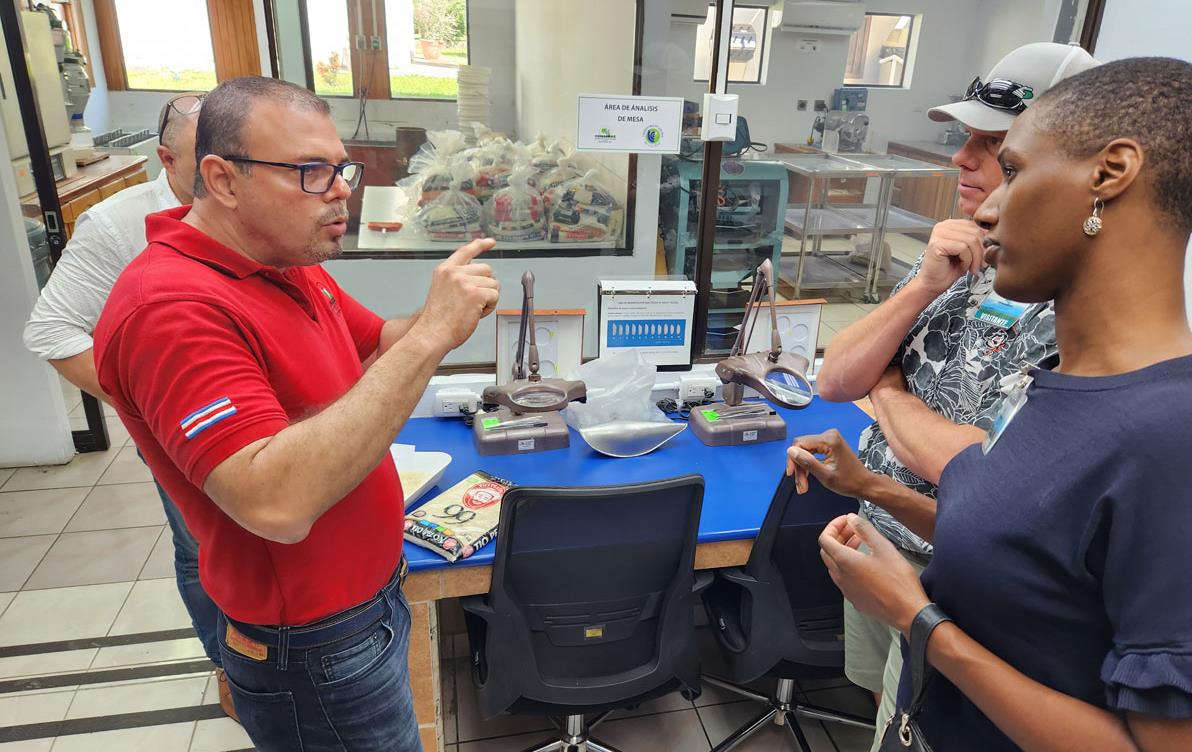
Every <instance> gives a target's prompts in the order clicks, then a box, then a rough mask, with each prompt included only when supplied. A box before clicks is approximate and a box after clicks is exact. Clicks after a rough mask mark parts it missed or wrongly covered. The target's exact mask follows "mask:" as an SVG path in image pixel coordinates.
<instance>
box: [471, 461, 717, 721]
mask: <svg viewBox="0 0 1192 752" xmlns="http://www.w3.org/2000/svg"><path fill="white" fill-rule="evenodd" d="M703 490H704V483H703V478H702V477H700V476H698V475H693V476H685V477H681V478H674V479H670V480H663V481H657V482H652V483H639V484H632V485H623V486H605V487H589V488H512V489H510V490H509V491H508V492H506V494H505V497H504V499H503V500H502V502H501V521H500V527H499V530H500V535H499V537H498V539H497V552H496V559H495V561H494V563H493V576H492V585H491V589H490V594H489V599H488V605H489V606H490V607H491V608H492V609H493V611H495V612H496V614H497V616H498V619H497V620H496V623H498V624H500V623H506V624H508V625H509V626H510V627H511V629H510V630H508V631H507V633H505V634H502V633H501V630H499V629H498V630H492V629H491V628H490V633H489V636H488V650H487V653H488V658H489V661H490V666H491V670H490V675H493V674H497V673H498V672H506V674H507V675H506V676H505V677H503V678H502V680H501V682H500V683H501V684H502V685H506V686H507V687H508V691H509V695H510V696H509V697H507V698H505V699H503V700H502V701H501V702H502V703H504V702H512V701H513V700H514V699H515V698H514V696H516V697H520V698H525V699H527V700H531V701H536V702H543V703H558V704H570V705H582V704H589V705H592V706H597V705H601V704H607V703H615V702H616V701H617V700H618V699H622V698H623V697H634V696H637V695H639V694H642V693H644V692H648V691H649V690H651V689H653V688H656V686H658V685H661V684H663V683H666V682H668V681H674V679H675V678H676V677H678V678H680V679H681V680H682V683H685V684H690V685H692V686H694V685H695V684H697V683H698V661H697V659H695V655H696V654H697V653H696V650H695V644H694V626H693V623H692V607H693V604H694V599H693V596H692V585H693V580H694V575H693V567H694V563H695V545H696V536H697V534H698V530H699V517H700V508H701V505H702V502H703ZM494 642H495V643H496V644H494ZM688 643H690V644H688ZM494 661H495V663H496V664H499V665H493V664H494ZM506 707H508V706H506Z"/></svg>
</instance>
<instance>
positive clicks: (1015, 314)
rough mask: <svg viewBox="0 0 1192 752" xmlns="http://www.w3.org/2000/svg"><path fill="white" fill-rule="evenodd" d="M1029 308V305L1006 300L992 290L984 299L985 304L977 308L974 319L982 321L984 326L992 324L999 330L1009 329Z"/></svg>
mask: <svg viewBox="0 0 1192 752" xmlns="http://www.w3.org/2000/svg"><path fill="white" fill-rule="evenodd" d="M1030 307H1031V304H1030V303H1017V302H1015V301H1013V300H1007V299H1005V298H1003V297H1002V296H1001V295H998V294H997V293H996V292H994V291H993V290H990V291H989V295H988V296H987V297H986V298H985V302H983V303H982V304H981V305H980V306H979V307H978V308H977V313H976V315H975V316H974V318H976V319H977V321H984V322H985V323H986V324H993V325H994V326H996V327H999V328H1001V329H1011V328H1013V326H1014V325H1015V324H1017V323H1018V320H1019V319H1021V318H1022V316H1023V314H1024V313H1026V310H1027V309H1028V308H1030Z"/></svg>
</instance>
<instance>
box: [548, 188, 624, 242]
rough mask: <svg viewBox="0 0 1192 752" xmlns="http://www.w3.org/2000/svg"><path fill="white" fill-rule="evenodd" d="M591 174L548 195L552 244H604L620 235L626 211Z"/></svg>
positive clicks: (555, 189) (551, 191)
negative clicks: (595, 242)
mask: <svg viewBox="0 0 1192 752" xmlns="http://www.w3.org/2000/svg"><path fill="white" fill-rule="evenodd" d="M596 174H597V173H596V170H588V172H587V173H585V174H584V176H583V177H580V178H576V179H575V180H571V181H569V182H567V183H563V184H562V185H560V186H557V187H555V188H553V189H551V190H550V191H549V192H548V193H547V197H546V203H547V212H548V215H549V217H550V226H549V228H548V229H549V239H550V241H551V242H552V243H583V242H593V241H605V240H609V239H611V238H615V237H617V236H618V234H619V233H620V232H621V222H622V220H623V217H624V214H625V210H624V209H623V208H622V206H621V205H620V204H619V203H617V200H616V198H614V197H613V195H612V194H611V193H610V192H609V191H608V190H607V189H606V188H605V187H604V186H603V185H601V184H600V181H599V180H598V179H597V177H596Z"/></svg>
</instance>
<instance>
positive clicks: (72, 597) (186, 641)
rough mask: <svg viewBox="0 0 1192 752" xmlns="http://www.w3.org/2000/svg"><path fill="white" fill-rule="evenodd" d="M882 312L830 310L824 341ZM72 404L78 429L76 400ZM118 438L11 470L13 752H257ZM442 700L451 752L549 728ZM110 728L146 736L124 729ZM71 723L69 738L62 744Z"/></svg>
mask: <svg viewBox="0 0 1192 752" xmlns="http://www.w3.org/2000/svg"><path fill="white" fill-rule="evenodd" d="M869 308H870V307H867V306H860V305H855V304H851V303H850V304H839V305H830V306H826V307H825V309H824V313H823V318H824V327H823V328H822V329H821V338H822V337H823V336H824V334H827V335H828V336H832V335H834V334H835V331H837V330H838V329H839V328H843V327H844V326H846V325H847V324H848V323H850V322H851V321H853V320H855V319H857V318H859V317H861V316H863V315H864V314H865V313H866V311H867V310H868V309H869ZM821 341H822V339H821ZM64 394H65V395H66V396H67V407H68V409H71V410H73V411H75V412H76V413H77V415H78V416H81V415H82V413H81V408H80V407H79V402H78V394H77V392H76V391H72V390H66V389H64ZM72 420H75V421H79V420H83V419H82V418H81V417H72ZM108 422H109V432H110V435H111V437H112V440H113V447H112V448H111V449H109V450H108V451H106V452H99V453H92V454H87V455H79V456H77V457H75V459H74V460H73V461H72V462H70V463H69V464H67V465H63V466H61V467H53V468H22V469H17V470H13V469H0V752H84V751H85V752H108V751H109V750H111V751H113V752H115V751H117V750H118V751H119V752H135V751H138V750H144V751H145V752H230V751H233V750H236V751H239V750H251V748H252V744H251V742H250V740H249V739H248V737H247V735H246V734H245V733H244V731H243V729H242V728H241V727H240V726H239V725H238V724H237V723H235V722H234V721H232V720H230V719H228V718H226V717H223V715H222V713H221V712H220V711H219V708H218V698H217V694H216V689H215V682H214V677H213V676H212V672H211V666H210V663H209V662H207V661H206V658H205V657H204V655H203V651H202V647H201V646H200V644H199V642H198V640H196V639H194V637H193V636H192V634H193V633H191V632H190V621H189V617H188V616H187V613H186V610H185V609H184V607H183V605H182V601H181V599H180V598H179V596H178V591H177V588H176V585H175V582H174V579H173V544H172V541H171V538H170V534H169V531H168V529H167V528H166V526H165V517H164V514H163V512H162V509H161V502H160V500H159V499H158V497H157V493H156V490H155V488H154V486H153V484H152V482H151V479H150V477H149V475H148V473H147V471H146V470H145V469H144V466H143V465H142V464H141V462H140V460H139V459H138V458H137V456H136V452H135V449H134V448H133V447H132V445H131V444H129V443H128V434H127V431H125V430H124V429H123V426H121V425H120V422H119V420H118V419H117V418H116V417H114V416H112V417H110V418H109V420H108ZM100 672H104V673H103V674H100ZM148 674H152V675H151V676H150V675H148ZM805 689H806V690H807V692H806V693H805V697H806V700H807V701H809V702H812V703H815V704H819V705H824V706H827V707H834V708H839V709H842V710H847V711H850V712H854V713H861V714H872V712H873V707H872V702H871V701H870V700H869V698H868V697H867V695H866V694H865V693H864V692H861V691H860V690H857V689H856V688H855V687H852V686H851V685H848V684H847V682H846V681H844V680H843V679H840V680H838V681H836V682H829V683H828V684H827V685H826V686H825V685H823V684H820V685H817V686H815V687H805ZM443 698H444V699H443V712H444V717H445V732H446V742H447V752H503V751H504V750H520V749H522V748H523V747H525V746H528V745H529V744H531V743H533V742H535V741H538V740H539V739H540V738H541V737H543V735H544V734H543V732H544V731H545V730H546V729H547V728H548V726H549V724H548V723H547V722H546V721H545V720H544V719H538V718H523V717H502V718H497V719H494V720H490V721H483V720H481V719H480V717H479V714H478V711H477V709H476V702H475V692H474V690H473V688H472V686H471V677H470V673H469V672H468V671H467V666H466V663H465V662H463V661H460V660H458V659H455V660H449V661H447V662H446V663H445V664H444V671H443ZM760 710H761V708H760V706H756V705H754V704H753V703H751V702H747V701H741V700H739V698H737V697H736V696H733V695H729V694H727V693H724V692H722V691H719V690H717V689H715V688H711V687H706V688H705V691H704V693H703V695H701V697H700V698H698V699H697V700H696V701H695V702H694V703H692V702H688V701H686V700H683V698H681V697H680V696H679V695H677V694H675V695H671V696H668V697H664V698H661V699H659V700H655V701H653V702H650V703H646V704H644V705H642V706H641V707H639V708H636V709H634V710H632V711H629V710H626V711H619V712H617V713H616V714H614V715H613V716H611V717H610V718H609V719H608V720H606V721H605V722H604V723H603V724H601V725H600V726H599V727H598V729H597V736H598V737H600V738H602V739H604V740H606V741H608V742H610V743H612V744H613V745H615V746H617V747H619V748H621V749H624V750H625V751H626V752H632V750H651V751H653V750H682V751H684V752H685V751H686V750H708V749H710V747H711V746H712V745H714V744H716V743H718V742H719V741H721V740H722V739H723V738H725V737H726V736H727V735H728V734H729V733H731V732H732V731H733V730H734V729H735V728H737V727H738V726H741V725H743V724H744V723H745V722H747V721H748V720H749V719H751V718H752V717H754V716H755V715H756V714H757V713H759V712H760ZM113 716H121V717H125V718H131V719H132V721H131V724H132V725H133V726H134V727H132V728H118V727H117V724H115V723H113V722H112V721H111V718H112V717H113ZM105 719H106V720H105ZM62 723H65V724H66V726H64V727H61V728H66V729H67V730H68V731H69V732H70V733H67V734H65V735H61V736H59V735H57V731H58V730H61V728H60V727H59V726H58V724H62ZM123 725H128V724H123ZM803 728H804V730H805V732H806V733H807V736H808V738H809V739H810V741H811V743H812V745H813V748H814V749H815V750H817V752H820V751H821V750H822V752H842V751H849V752H852V751H856V752H860V751H861V750H865V749H868V747H869V741H868V738H867V735H866V734H864V733H858V732H857V731H855V730H850V729H848V728H844V727H832V726H831V724H829V725H827V726H825V725H823V724H821V723H819V722H817V721H806V722H805V723H804V724H803ZM87 732H90V733H87ZM780 732H781V729H777V728H768V729H766V730H765V731H764V732H762V733H761V734H759V735H758V736H757V737H755V738H754V739H753V740H751V741H750V742H749V743H747V744H745V745H742V746H740V747H738V749H739V750H742V751H743V752H751V751H753V750H757V751H758V752H760V751H762V750H767V751H769V750H787V749H792V747H791V746H790V744H789V743H788V742H787V741H786V740H785V739H783V738H780V737H781V736H782V733H780Z"/></svg>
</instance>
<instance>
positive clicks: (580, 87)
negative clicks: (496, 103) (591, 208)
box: [515, 0, 636, 199]
mask: <svg viewBox="0 0 1192 752" xmlns="http://www.w3.org/2000/svg"><path fill="white" fill-rule="evenodd" d="M635 15H636V2H635V0H606V2H604V3H602V4H601V5H600V6H599V8H598V9H596V8H595V7H592V6H586V7H585V5H583V4H581V3H577V2H575V0H571V1H570V2H558V0H517V21H516V30H517V33H516V45H515V46H516V50H517V74H516V96H515V101H516V103H517V106H516V110H517V120H518V133H519V134H520V135H521V137H522V139H523V140H524V141H527V142H528V141H530V140H532V139H534V138H536V137H537V136H538V134H540V133H541V134H545V135H546V136H547V138H548V139H550V140H553V139H556V138H560V137H562V138H566V139H567V140H568V141H572V142H574V141H575V139H576V127H577V118H578V107H577V104H576V103H577V99H576V98H577V96H578V95H579V94H631V93H632V91H633V46H634V17H635ZM581 30H582V31H581ZM593 60H600V61H601V63H600V65H593V64H592V61H593ZM585 157H586V158H588V159H590V160H591V161H593V162H598V163H600V164H602V165H603V166H604V167H606V168H608V172H607V173H606V174H607V175H608V177H609V178H613V176H619V177H621V178H622V179H621V183H622V184H621V185H619V186H616V192H617V194H618V195H619V197H620V198H622V199H623V198H624V196H625V190H624V188H625V186H624V180H623V176H624V175H625V174H626V170H627V168H628V163H629V160H628V157H627V156H626V155H624V154H601V153H595V154H587V155H585Z"/></svg>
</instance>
